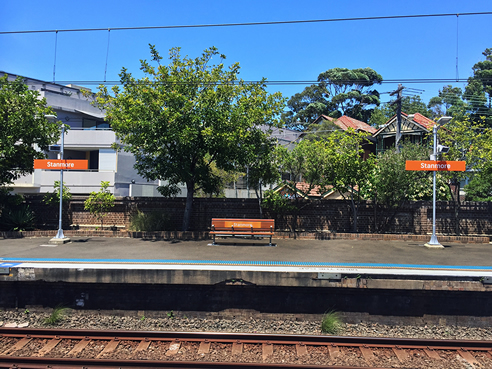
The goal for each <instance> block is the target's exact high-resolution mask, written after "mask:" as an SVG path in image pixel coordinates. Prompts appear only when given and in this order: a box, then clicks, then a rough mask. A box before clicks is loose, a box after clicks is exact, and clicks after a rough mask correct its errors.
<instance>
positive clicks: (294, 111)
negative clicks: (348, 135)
mask: <svg viewBox="0 0 492 369" xmlns="http://www.w3.org/2000/svg"><path fill="white" fill-rule="evenodd" d="M382 81H383V77H381V75H379V74H378V73H376V72H375V71H374V70H373V69H371V68H358V69H347V68H333V69H329V70H327V71H325V72H323V73H320V74H319V76H318V84H314V85H311V86H308V87H306V88H305V89H304V91H302V92H301V93H297V94H295V95H294V96H292V97H291V98H290V99H289V101H288V102H287V107H288V109H289V110H288V111H286V112H284V113H283V114H282V119H283V120H284V122H285V124H286V126H287V127H289V128H293V129H298V130H305V129H306V128H308V126H309V124H310V123H311V122H312V121H314V120H315V119H316V118H317V117H318V116H320V115H321V114H325V115H328V116H331V117H334V118H339V117H341V116H342V115H347V116H349V117H352V118H355V119H358V120H361V121H364V122H367V121H368V119H369V117H370V116H371V112H372V110H373V109H374V107H375V106H379V104H380V101H379V92H378V91H377V90H375V89H372V86H373V85H374V84H380V83H381V82H382Z"/></svg>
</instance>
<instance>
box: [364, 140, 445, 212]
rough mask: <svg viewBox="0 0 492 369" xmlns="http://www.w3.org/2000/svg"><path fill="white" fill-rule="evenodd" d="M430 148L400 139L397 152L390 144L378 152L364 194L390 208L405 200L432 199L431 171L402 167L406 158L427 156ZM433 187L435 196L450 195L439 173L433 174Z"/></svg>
mask: <svg viewBox="0 0 492 369" xmlns="http://www.w3.org/2000/svg"><path fill="white" fill-rule="evenodd" d="M429 152H430V149H429V148H428V147H426V146H422V145H419V144H413V143H409V142H403V145H402V147H401V150H400V152H399V153H398V152H396V149H394V148H393V149H391V150H386V151H385V152H383V153H380V154H378V156H377V158H376V166H375V167H374V169H373V171H372V173H371V175H370V178H369V186H368V187H367V188H366V190H365V192H364V196H365V197H366V198H370V199H373V200H374V201H376V202H377V203H378V204H381V205H385V206H387V207H390V208H397V207H400V206H402V205H403V204H404V203H405V202H407V201H417V200H431V199H432V173H431V172H420V171H407V170H405V162H406V161H407V160H428V159H429ZM436 189H437V192H436V194H437V198H438V199H440V200H447V199H448V198H449V195H448V187H447V185H446V181H445V180H444V178H443V176H442V175H441V174H440V173H439V174H438V175H437V177H436Z"/></svg>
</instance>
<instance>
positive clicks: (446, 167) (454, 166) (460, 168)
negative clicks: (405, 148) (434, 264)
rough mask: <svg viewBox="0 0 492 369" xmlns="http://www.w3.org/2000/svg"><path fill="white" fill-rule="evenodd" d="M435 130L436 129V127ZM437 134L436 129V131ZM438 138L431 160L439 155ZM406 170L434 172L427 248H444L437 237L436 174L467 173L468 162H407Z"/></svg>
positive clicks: (435, 140)
mask: <svg viewBox="0 0 492 369" xmlns="http://www.w3.org/2000/svg"><path fill="white" fill-rule="evenodd" d="M434 128H435V127H434ZM434 134H436V129H434ZM436 142H437V139H436V137H435V138H434V155H431V159H435V158H436V156H437V154H436V152H437V150H436V146H437V145H436ZM405 170H420V171H427V172H433V177H434V178H433V191H432V237H431V239H430V241H429V242H428V243H426V244H425V246H426V247H430V248H444V246H442V245H441V244H440V243H439V241H438V240H437V237H436V172H464V171H466V162H464V161H444V160H439V161H438V160H407V161H406V162H405Z"/></svg>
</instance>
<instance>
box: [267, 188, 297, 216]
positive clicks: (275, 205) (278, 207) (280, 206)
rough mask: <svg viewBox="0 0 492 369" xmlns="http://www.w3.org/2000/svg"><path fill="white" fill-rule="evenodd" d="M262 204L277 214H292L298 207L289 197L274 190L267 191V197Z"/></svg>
mask: <svg viewBox="0 0 492 369" xmlns="http://www.w3.org/2000/svg"><path fill="white" fill-rule="evenodd" d="M261 205H262V207H263V208H264V209H266V210H268V211H270V212H272V213H274V214H276V215H285V214H290V213H292V212H293V211H294V210H295V209H296V207H295V206H293V205H292V202H291V201H290V200H289V199H288V198H287V197H285V196H282V194H280V193H278V192H275V191H273V190H267V191H265V197H264V198H263V201H262V203H261Z"/></svg>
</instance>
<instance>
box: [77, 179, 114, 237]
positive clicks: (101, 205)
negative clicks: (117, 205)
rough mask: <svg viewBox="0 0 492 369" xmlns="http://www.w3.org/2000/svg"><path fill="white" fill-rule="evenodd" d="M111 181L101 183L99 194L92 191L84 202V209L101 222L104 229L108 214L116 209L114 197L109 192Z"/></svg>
mask: <svg viewBox="0 0 492 369" xmlns="http://www.w3.org/2000/svg"><path fill="white" fill-rule="evenodd" d="M108 187H109V181H101V188H100V190H99V192H95V191H92V192H91V194H90V195H89V197H88V198H87V199H86V200H85V201H84V209H85V210H88V211H89V212H90V213H91V214H92V215H94V216H95V217H96V218H97V219H98V220H99V221H100V222H101V229H102V228H103V219H104V217H105V216H106V215H108V212H109V211H111V209H112V208H113V207H114V200H115V198H114V195H113V194H112V193H111V192H109V190H108Z"/></svg>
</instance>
